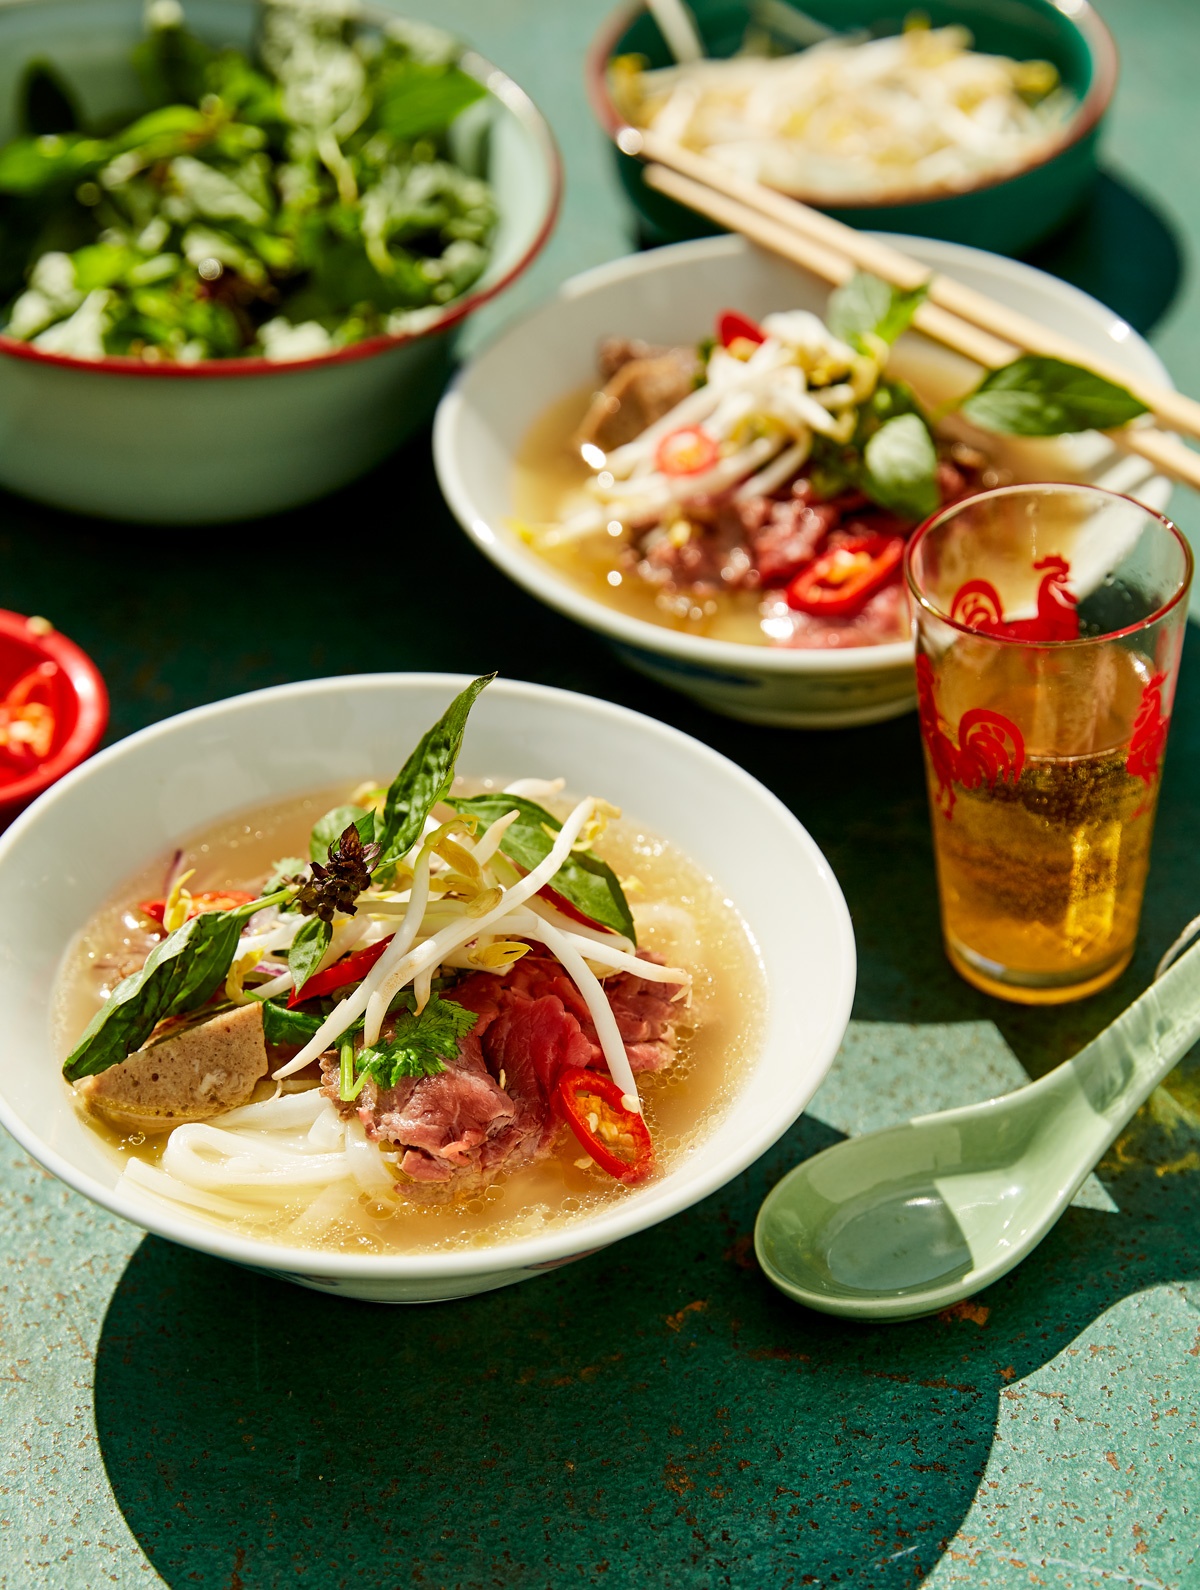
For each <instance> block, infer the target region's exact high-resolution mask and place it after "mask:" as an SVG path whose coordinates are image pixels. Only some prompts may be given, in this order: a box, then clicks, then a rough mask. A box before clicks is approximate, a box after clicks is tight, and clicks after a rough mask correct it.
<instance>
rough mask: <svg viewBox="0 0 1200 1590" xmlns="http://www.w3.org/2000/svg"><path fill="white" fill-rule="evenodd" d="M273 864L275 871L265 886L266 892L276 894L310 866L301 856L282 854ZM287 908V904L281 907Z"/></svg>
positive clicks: (264, 890) (264, 891)
mask: <svg viewBox="0 0 1200 1590" xmlns="http://www.w3.org/2000/svg"><path fill="white" fill-rule="evenodd" d="M272 865H273V867H274V871H273V872H272V873H271V876H270V878H269V879H268V880H267V882H266V884H265V885H264V886H263V893H264V894H274V893H275V892H276V890H278V889H282V888H284V887H285V886H286V885H287V884H289V883H290V882H291V881H292V879H293V878H295V877H296V876H297V875H298V874H300V873H302V872H303V871H304V869H305V867H307V866H308V862H307V861H304V860H303V859H302V858H301V857H300V856H281V857H280V859H279V860H278V861H276V862H274V863H273V864H272ZM286 908H287V907H286V905H284V906H281V907H280V909H281V910H285V909H286Z"/></svg>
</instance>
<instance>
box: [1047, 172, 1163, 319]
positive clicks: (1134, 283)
mask: <svg viewBox="0 0 1200 1590" xmlns="http://www.w3.org/2000/svg"><path fill="white" fill-rule="evenodd" d="M1026 259H1027V260H1028V262H1029V264H1030V265H1036V266H1037V267H1038V269H1039V270H1044V271H1049V272H1050V273H1051V275H1053V276H1061V277H1063V278H1064V279H1065V280H1066V281H1069V282H1073V283H1074V285H1075V286H1076V287H1081V288H1082V289H1083V290H1084V292H1085V293H1091V295H1092V297H1093V298H1098V299H1099V300H1100V302H1101V303H1102V304H1107V305H1108V307H1109V308H1110V309H1113V310H1115V311H1116V313H1117V314H1118V315H1120V316H1121V318H1122V320H1127V321H1128V322H1129V324H1130V325H1131V326H1132V327H1133V328H1134V330H1135V331H1140V332H1141V333H1142V335H1143V336H1148V335H1149V334H1150V332H1151V331H1152V330H1153V329H1154V327H1155V326H1156V325H1157V324H1158V322H1159V321H1160V320H1161V319H1162V317H1163V316H1164V315H1165V314H1166V312H1167V310H1168V309H1169V308H1170V307H1171V304H1172V303H1173V302H1174V299H1175V295H1176V293H1177V292H1178V291H1179V284H1180V281H1181V280H1182V277H1183V244H1182V242H1181V240H1180V237H1179V234H1178V233H1177V232H1176V230H1175V227H1174V226H1173V224H1172V223H1171V221H1170V220H1168V218H1167V217H1166V216H1165V215H1164V214H1163V213H1162V211H1161V210H1159V209H1158V207H1157V206H1156V205H1155V204H1154V203H1153V202H1152V201H1151V200H1150V199H1148V198H1147V197H1146V196H1145V195H1144V194H1141V193H1139V192H1138V191H1137V190H1136V189H1135V188H1131V187H1129V186H1128V184H1127V183H1125V182H1124V181H1123V180H1122V179H1121V178H1120V177H1118V176H1115V175H1114V174H1113V173H1112V172H1107V171H1106V172H1101V174H1100V176H1099V178H1098V180H1097V182H1096V186H1095V188H1094V189H1093V190H1092V194H1091V197H1090V198H1089V199H1088V201H1087V203H1086V204H1085V205H1084V206H1083V208H1082V209H1081V210H1080V211H1079V212H1078V213H1077V214H1076V215H1075V216H1074V217H1073V219H1072V220H1071V221H1069V222H1068V223H1067V225H1066V226H1065V227H1063V229H1062V230H1061V231H1059V232H1056V233H1055V234H1054V236H1053V237H1050V238H1048V239H1047V240H1046V241H1045V242H1044V243H1042V244H1039V246H1038V247H1037V248H1036V249H1034V250H1033V251H1032V253H1030V254H1028V255H1026Z"/></svg>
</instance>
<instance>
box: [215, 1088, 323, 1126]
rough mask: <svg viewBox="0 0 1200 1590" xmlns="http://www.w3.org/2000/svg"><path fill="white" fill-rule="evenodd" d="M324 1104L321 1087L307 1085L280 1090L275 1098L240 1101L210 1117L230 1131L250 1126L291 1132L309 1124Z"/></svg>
mask: <svg viewBox="0 0 1200 1590" xmlns="http://www.w3.org/2000/svg"><path fill="white" fill-rule="evenodd" d="M326 1105H329V1100H328V1099H327V1098H325V1097H324V1095H323V1094H322V1092H321V1090H320V1088H308V1089H306V1090H305V1091H304V1092H303V1093H282V1094H280V1095H279V1097H278V1098H273V1099H260V1100H259V1102H258V1103H257V1104H242V1105H240V1106H239V1107H238V1108H237V1109H236V1110H226V1111H225V1113H224V1114H223V1115H217V1116H215V1117H214V1118H213V1119H214V1122H215V1123H216V1124H219V1125H221V1126H223V1127H225V1128H226V1129H227V1130H230V1131H233V1130H236V1129H239V1128H241V1127H244V1126H250V1127H254V1128H255V1129H256V1130H258V1131H261V1132H294V1131H296V1130H297V1129H298V1128H299V1127H303V1126H311V1125H312V1124H313V1122H314V1121H315V1120H316V1119H317V1117H318V1116H319V1115H320V1114H321V1110H322V1107H323V1106H326ZM329 1107H330V1108H332V1106H329Z"/></svg>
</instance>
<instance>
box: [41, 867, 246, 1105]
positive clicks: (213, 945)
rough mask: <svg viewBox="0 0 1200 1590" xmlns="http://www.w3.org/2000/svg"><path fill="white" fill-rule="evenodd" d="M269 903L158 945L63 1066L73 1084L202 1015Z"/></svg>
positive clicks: (201, 923)
mask: <svg viewBox="0 0 1200 1590" xmlns="http://www.w3.org/2000/svg"><path fill="white" fill-rule="evenodd" d="M274 903H275V902H274V901H273V900H270V899H266V900H254V901H251V902H250V904H249V905H241V906H238V907H237V908H236V910H233V911H203V912H201V914H200V915H199V916H194V917H192V918H190V920H188V921H187V922H185V923H184V924H183V926H182V927H181V928H176V930H175V932H174V933H172V934H171V935H170V936H169V937H168V938H165V939H163V940H162V941H161V942H160V943H158V944H156V945H155V946H154V948H153V949H152V950H151V951H150V954H149V955H148V956H147V958H146V963H145V965H144V966H143V967H142V968H141V969H140V970H139V971H136V972H134V973H133V974H132V976H130V977H126V978H125V979H124V981H123V982H120V983H118V984H117V986H116V988H114V989H113V991H112V993H111V994H110V995H109V996H108V998H107V1000H106V1001H105V1002H104V1005H103V1006H102V1007H101V1009H100V1010H98V1011H97V1012H96V1014H95V1015H94V1016H93V1017H92V1019H91V1021H90V1022H89V1023H88V1025H87V1029H86V1031H85V1032H84V1034H83V1037H82V1038H80V1040H79V1042H78V1043H77V1044H76V1045H75V1047H74V1049H72V1051H71V1053H70V1054H69V1055H68V1056H67V1058H66V1061H65V1062H64V1064H63V1075H64V1076H65V1077H66V1078H67V1080H68V1081H69V1082H78V1080H79V1079H80V1077H90V1076H96V1075H97V1074H98V1073H99V1072H101V1071H107V1070H108V1068H109V1067H110V1066H115V1065H119V1064H120V1062H121V1061H122V1060H124V1059H125V1058H126V1057H127V1056H128V1055H131V1054H132V1053H133V1052H134V1051H135V1050H136V1049H140V1048H141V1047H142V1045H143V1044H144V1043H145V1041H146V1039H147V1038H149V1036H150V1034H151V1033H152V1032H153V1031H154V1029H155V1027H157V1025H158V1023H159V1022H160V1021H165V1020H166V1018H167V1017H168V1016H183V1015H186V1014H187V1013H188V1012H189V1011H193V1010H198V1009H199V1007H200V1006H201V1005H203V1004H204V1003H205V1002H206V1001H207V1000H209V999H211V997H212V996H213V994H214V993H216V991H217V989H218V988H220V986H221V984H222V983H223V982H224V981H225V978H226V976H227V975H228V972H229V968H230V967H231V966H232V965H233V957H234V954H235V953H236V951H237V945H238V938H239V937H240V935H241V931H242V925H243V923H245V922H246V920H247V919H248V918H249V917H251V916H253V915H254V913H255V911H261V910H262V908H263V906H264V904H274Z"/></svg>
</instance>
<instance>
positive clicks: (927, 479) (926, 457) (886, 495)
mask: <svg viewBox="0 0 1200 1590" xmlns="http://www.w3.org/2000/svg"><path fill="white" fill-rule="evenodd" d="M862 488H863V490H864V491H865V492H866V493H867V495H868V496H869V497H870V498H871V499H872V500H873V501H875V502H877V503H879V504H880V506H881V507H884V508H890V509H891V510H892V512H893V513H898V514H899V515H900V516H901V517H902V518H905V519H927V518H928V517H929V515H930V514H931V513H933V512H934V510H935V509H936V508H937V506H938V503H939V501H940V497H939V494H938V485H937V452H936V450H935V448H934V445H933V440H932V438H931V437H930V435H929V432H928V430H927V429H926V427H925V423H924V421H923V420H922V419H921V418H920V417H919V416H918V415H916V414H899V415H897V416H896V418H895V419H893V420H888V421H887V423H886V424H885V425H881V426H880V427H879V429H878V430H877V431H876V432H875V434H874V436H872V437H871V439H870V441H869V442H868V443H867V445H866V447H865V448H864V449H863V472H862Z"/></svg>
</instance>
